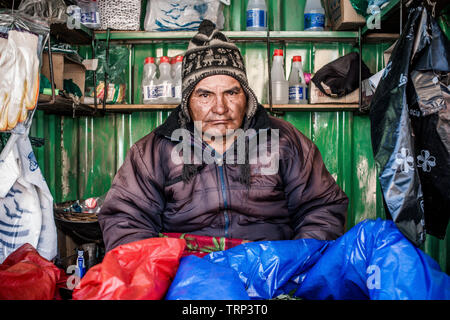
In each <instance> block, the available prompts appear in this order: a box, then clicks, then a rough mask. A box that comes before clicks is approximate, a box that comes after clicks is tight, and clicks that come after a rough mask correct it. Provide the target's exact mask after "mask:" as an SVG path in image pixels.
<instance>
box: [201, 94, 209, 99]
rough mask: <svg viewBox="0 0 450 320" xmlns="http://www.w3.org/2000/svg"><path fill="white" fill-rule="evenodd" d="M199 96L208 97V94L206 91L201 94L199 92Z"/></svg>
mask: <svg viewBox="0 0 450 320" xmlns="http://www.w3.org/2000/svg"><path fill="white" fill-rule="evenodd" d="M200 97H202V98H208V97H209V94H208V93H202V94H200Z"/></svg>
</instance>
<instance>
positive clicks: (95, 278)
mask: <svg viewBox="0 0 450 320" xmlns="http://www.w3.org/2000/svg"><path fill="white" fill-rule="evenodd" d="M185 246H186V242H185V241H184V240H182V239H173V238H150V239H145V240H141V241H135V242H132V243H128V244H124V245H121V246H118V247H116V248H114V249H112V250H111V251H109V252H107V253H106V255H105V257H104V259H103V261H102V262H101V263H99V264H97V265H95V266H93V267H92V268H90V269H89V270H88V272H87V273H86V274H85V276H84V277H83V279H81V281H80V283H79V286H78V287H76V288H75V289H74V291H73V294H72V298H73V299H74V300H158V299H162V298H163V297H164V295H165V294H166V291H167V289H168V288H169V286H170V283H171V282H172V280H173V278H174V277H175V273H176V271H177V268H178V265H179V261H180V258H181V254H182V252H183V250H184V248H185Z"/></svg>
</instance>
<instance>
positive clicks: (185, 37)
mask: <svg viewBox="0 0 450 320" xmlns="http://www.w3.org/2000/svg"><path fill="white" fill-rule="evenodd" d="M196 33H197V32H195V31H166V32H161V31H155V32H147V31H110V34H109V39H110V41H114V42H121V43H135V44H138V43H148V42H162V41H189V40H191V39H192V37H194V35H195V34H196ZM223 33H224V34H225V35H226V36H227V37H228V38H230V39H232V40H235V41H258V40H260V41H266V39H267V32H266V31H223ZM94 36H95V39H97V40H106V39H107V32H106V31H95V33H94ZM269 40H270V41H271V42H276V41H314V42H337V41H338V42H357V41H358V32H357V31H270V33H269Z"/></svg>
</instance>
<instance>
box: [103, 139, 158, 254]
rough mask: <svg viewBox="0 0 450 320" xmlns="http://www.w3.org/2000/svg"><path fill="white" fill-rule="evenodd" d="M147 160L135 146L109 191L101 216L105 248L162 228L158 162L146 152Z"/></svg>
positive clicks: (133, 239) (131, 240)
mask: <svg viewBox="0 0 450 320" xmlns="http://www.w3.org/2000/svg"><path fill="white" fill-rule="evenodd" d="M147 156H148V157H147ZM147 158H148V159H147ZM145 159H147V160H146V161H144V160H143V152H142V150H140V148H139V147H138V146H137V145H136V144H135V145H133V146H132V147H131V149H130V150H129V151H128V154H127V156H126V159H125V161H124V163H123V165H122V166H121V167H120V169H119V171H118V172H117V174H116V176H115V177H114V180H113V183H112V185H111V188H110V190H109V191H108V194H107V196H106V199H105V201H104V204H103V206H102V208H101V210H100V213H99V215H98V220H99V224H100V227H101V230H102V233H103V241H104V243H105V248H106V251H109V250H111V249H113V248H115V247H117V246H119V245H122V244H126V243H130V242H134V241H138V240H143V239H147V238H151V237H156V236H158V233H159V232H160V231H161V213H162V211H163V208H164V198H163V196H162V192H161V186H160V184H159V183H158V182H157V181H159V180H158V177H157V174H158V173H157V172H158V171H159V170H156V169H155V166H157V165H159V164H158V163H152V160H154V159H152V158H151V156H149V155H147V154H146V157H145ZM155 162H158V161H155ZM155 171H156V172H155ZM161 171H162V170H161Z"/></svg>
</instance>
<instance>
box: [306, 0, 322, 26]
mask: <svg viewBox="0 0 450 320" xmlns="http://www.w3.org/2000/svg"><path fill="white" fill-rule="evenodd" d="M304 17H305V28H304V30H305V31H323V29H324V27H325V10H324V9H323V8H322V5H321V3H320V0H306V5H305V14H304Z"/></svg>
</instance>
